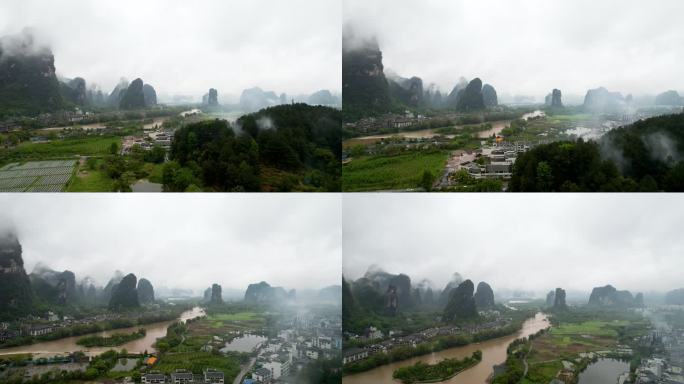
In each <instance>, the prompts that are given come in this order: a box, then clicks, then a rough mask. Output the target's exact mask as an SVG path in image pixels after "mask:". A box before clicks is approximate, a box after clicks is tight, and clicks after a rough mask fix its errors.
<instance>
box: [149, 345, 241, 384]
mask: <svg viewBox="0 0 684 384" xmlns="http://www.w3.org/2000/svg"><path fill="white" fill-rule="evenodd" d="M188 367H190V370H191V371H192V372H194V373H201V372H202V370H203V369H206V368H214V369H218V370H220V371H223V373H224V375H225V382H226V383H231V382H232V381H233V379H234V378H235V376H237V374H238V373H239V372H240V362H239V361H238V360H237V359H236V358H233V357H231V356H221V355H214V354H212V353H211V352H186V353H167V354H164V355H163V356H162V357H161V359H160V361H159V363H157V364H156V365H155V366H154V369H156V370H159V371H161V372H164V373H166V374H169V373H171V372H173V371H174V370H175V369H177V368H180V369H188Z"/></svg>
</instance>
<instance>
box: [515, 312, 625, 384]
mask: <svg viewBox="0 0 684 384" xmlns="http://www.w3.org/2000/svg"><path fill="white" fill-rule="evenodd" d="M627 324H628V322H627V321H600V320H592V321H585V322H581V323H567V324H564V325H560V326H557V327H552V328H551V330H550V331H549V332H548V333H547V334H544V335H542V336H540V337H537V338H535V339H534V340H533V341H532V344H531V351H530V354H529V355H528V358H527V361H528V363H529V372H528V374H527V377H526V379H525V381H523V383H540V382H545V383H548V382H549V381H550V380H551V379H553V378H554V377H556V374H557V373H558V372H559V371H560V370H561V369H562V368H563V364H562V360H569V361H573V360H575V359H577V358H578V356H579V354H580V353H582V352H593V351H605V350H611V349H612V348H614V347H615V345H616V344H617V339H616V337H617V332H616V331H615V329H614V328H613V327H615V326H624V325H627Z"/></svg>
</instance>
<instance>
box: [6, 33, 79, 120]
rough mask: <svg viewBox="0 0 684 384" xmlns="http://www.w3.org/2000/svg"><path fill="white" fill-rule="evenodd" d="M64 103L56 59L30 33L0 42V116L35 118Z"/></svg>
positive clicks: (58, 107)
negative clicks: (56, 70) (38, 44)
mask: <svg viewBox="0 0 684 384" xmlns="http://www.w3.org/2000/svg"><path fill="white" fill-rule="evenodd" d="M66 104H67V103H66V102H65V100H64V98H63V97H62V94H61V93H60V83H59V80H57V75H56V74H55V58H54V56H53V55H52V52H51V51H50V50H49V49H48V48H45V47H39V46H37V45H36V44H35V42H34V38H33V36H32V35H31V34H30V33H22V34H20V35H13V36H6V37H3V38H2V39H0V117H2V116H8V115H15V114H16V115H19V114H25V115H37V114H39V113H42V112H52V111H55V110H58V109H62V108H64V107H65V106H66Z"/></svg>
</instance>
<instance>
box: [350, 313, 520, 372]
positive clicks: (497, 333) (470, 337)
mask: <svg viewBox="0 0 684 384" xmlns="http://www.w3.org/2000/svg"><path fill="white" fill-rule="evenodd" d="M525 321H527V320H521V321H516V322H513V323H511V324H509V325H507V326H505V327H501V328H498V329H488V330H483V331H480V332H477V333H473V334H457V335H449V336H441V337H436V338H434V339H432V340H430V341H428V342H425V343H420V344H417V345H416V346H415V347H398V348H394V349H392V350H390V351H388V352H386V353H376V354H374V355H372V356H370V357H369V358H367V359H365V360H361V361H359V362H358V363H352V364H347V365H346V366H344V368H343V374H344V375H350V374H355V373H360V372H364V371H369V370H372V369H374V368H376V367H379V366H382V365H386V364H391V363H397V362H401V361H402V360H406V359H410V358H413V357H419V356H424V355H429V354H433V353H435V352H440V351H444V350H447V349H450V348H454V347H465V346H468V345H472V344H476V343H480V342H484V341H487V340H495V339H498V338H501V337H505V336H508V335H512V334H514V333H516V332H519V331H520V330H521V329H522V328H523V325H524V323H525Z"/></svg>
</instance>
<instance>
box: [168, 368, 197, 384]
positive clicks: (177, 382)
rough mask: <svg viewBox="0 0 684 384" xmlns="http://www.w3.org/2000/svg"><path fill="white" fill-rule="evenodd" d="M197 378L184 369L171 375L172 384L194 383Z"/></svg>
mask: <svg viewBox="0 0 684 384" xmlns="http://www.w3.org/2000/svg"><path fill="white" fill-rule="evenodd" d="M194 382H195V377H194V376H193V374H192V372H189V371H186V370H184V369H177V370H176V371H175V372H173V373H171V383H172V384H187V383H194Z"/></svg>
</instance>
